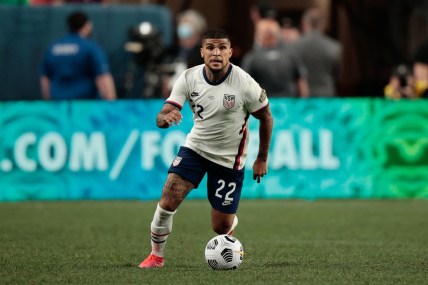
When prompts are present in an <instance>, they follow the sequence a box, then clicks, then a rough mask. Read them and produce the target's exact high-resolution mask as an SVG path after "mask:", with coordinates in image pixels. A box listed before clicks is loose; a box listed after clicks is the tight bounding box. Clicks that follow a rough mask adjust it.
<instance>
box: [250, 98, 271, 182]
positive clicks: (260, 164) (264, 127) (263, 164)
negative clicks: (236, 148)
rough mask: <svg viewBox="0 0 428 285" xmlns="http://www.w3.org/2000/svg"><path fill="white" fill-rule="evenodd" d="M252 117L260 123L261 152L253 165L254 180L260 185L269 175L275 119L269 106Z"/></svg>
mask: <svg viewBox="0 0 428 285" xmlns="http://www.w3.org/2000/svg"><path fill="white" fill-rule="evenodd" d="M252 115H253V116H254V117H255V118H256V119H258V120H259V121H260V126H259V137H260V143H259V152H258V154H257V159H256V161H255V162H254V165H253V179H254V180H256V179H257V183H260V179H261V178H262V177H263V176H264V175H265V174H266V173H267V159H268V153H269V146H270V140H271V137H272V127H273V118H272V113H271V111H270V108H269V105H267V106H266V107H265V108H263V109H261V110H259V111H257V112H255V113H253V114H252Z"/></svg>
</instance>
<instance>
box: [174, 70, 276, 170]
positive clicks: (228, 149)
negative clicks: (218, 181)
mask: <svg viewBox="0 0 428 285" xmlns="http://www.w3.org/2000/svg"><path fill="white" fill-rule="evenodd" d="M204 66H205V65H204V64H202V65H198V66H195V67H193V68H190V69H188V70H186V71H185V72H183V73H182V74H181V76H180V77H179V78H178V80H177V81H176V83H175V85H174V87H173V89H172V92H171V95H170V97H169V98H168V99H167V101H166V103H170V104H173V105H175V106H177V107H178V108H180V109H181V108H182V107H183V105H184V103H185V101H186V100H187V101H188V102H189V105H190V106H191V108H192V110H193V121H194V125H193V128H192V130H191V131H190V133H189V134H188V135H187V137H186V142H185V144H184V146H186V147H188V148H190V149H192V150H194V151H195V152H197V153H198V154H200V155H201V156H203V157H204V158H206V159H208V160H210V161H212V162H214V163H217V164H220V165H222V166H225V167H228V168H232V169H235V170H239V169H242V168H243V167H244V165H245V159H246V156H247V148H248V141H249V132H248V128H247V124H248V118H249V114H250V113H254V112H256V111H258V110H260V109H262V108H264V107H266V106H267V105H268V99H267V97H266V93H265V92H264V91H263V90H262V89H261V87H260V86H259V84H258V83H257V82H256V81H255V80H254V79H253V78H252V77H251V76H250V75H249V74H248V73H246V72H245V71H243V70H242V69H241V68H239V67H238V66H236V65H232V64H230V67H229V70H228V72H227V74H226V76H225V77H224V79H223V80H222V81H220V82H214V83H213V82H210V81H209V79H208V77H207V75H206V73H205V69H204Z"/></svg>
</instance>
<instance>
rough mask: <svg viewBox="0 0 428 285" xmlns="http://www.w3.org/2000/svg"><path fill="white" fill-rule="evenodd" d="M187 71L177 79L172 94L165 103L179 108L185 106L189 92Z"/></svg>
mask: <svg viewBox="0 0 428 285" xmlns="http://www.w3.org/2000/svg"><path fill="white" fill-rule="evenodd" d="M185 75H186V72H183V73H182V74H181V75H180V76H179V77H178V79H177V81H175V83H174V86H173V87H172V91H171V94H170V95H169V97H168V99H166V102H165V103H169V104H172V105H174V106H176V107H177V108H179V109H180V110H181V109H182V108H183V106H184V103H185V102H186V98H187V95H188V94H189V88H188V85H187V81H186V76H185Z"/></svg>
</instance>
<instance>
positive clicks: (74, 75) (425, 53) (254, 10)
mask: <svg viewBox="0 0 428 285" xmlns="http://www.w3.org/2000/svg"><path fill="white" fill-rule="evenodd" d="M101 2H103V3H105V2H104V1H101V0H2V2H1V3H10V4H28V5H45V4H49V5H51V4H52V5H55V4H58V5H62V4H68V3H101ZM257 3H258V4H255V5H253V6H252V7H251V9H250V11H248V17H249V18H250V19H251V21H252V23H253V28H254V29H253V30H254V35H253V39H254V41H253V44H252V47H251V49H250V50H248V51H247V52H245V53H244V54H242V55H240V58H239V62H238V63H237V64H239V66H240V67H241V68H243V69H244V70H245V71H247V72H248V73H249V74H250V75H251V76H252V77H253V78H254V79H255V80H256V81H257V82H259V83H260V85H261V86H262V88H264V89H265V90H266V91H267V94H268V96H269V97H335V96H339V93H340V92H339V89H340V85H341V79H342V75H343V73H344V72H346V70H345V68H344V67H343V66H344V63H343V58H344V55H343V54H344V53H343V44H342V43H341V42H340V41H339V40H338V39H336V38H333V37H331V36H329V35H328V34H327V32H326V29H327V24H328V19H327V17H326V15H325V14H324V13H323V12H324V11H323V10H322V9H320V8H319V7H316V6H314V7H309V8H308V9H306V10H304V11H303V12H302V14H301V15H300V17H299V18H298V19H297V20H296V18H295V17H294V18H293V17H291V16H290V17H288V16H283V15H281V17H279V15H278V14H277V11H276V10H275V8H274V7H273V6H272V5H270V4H269V3H270V2H269V1H258V2H257ZM80 12H81V11H80ZM83 16H84V21H83V22H82V23H78V27H75V28H73V27H70V19H68V25H69V34H67V35H65V36H64V37H63V38H61V39H58V40H57V41H55V42H53V43H52V45H51V46H50V47H49V49H48V50H47V51H46V52H45V56H44V59H43V62H42V63H41V71H40V89H41V93H42V95H43V98H44V99H73V98H78V99H81V98H88V99H92V98H101V99H109V100H113V99H116V98H121V97H120V96H119V93H118V92H117V91H116V89H117V88H116V86H115V83H114V80H113V78H112V76H111V72H110V67H109V65H108V59H107V58H106V56H105V55H104V52H103V47H102V46H100V45H97V44H96V43H95V42H94V41H92V40H90V34H91V30H92V22H91V20H90V19H89V17H87V15H83ZM207 27H208V25H207V20H206V18H205V17H204V15H203V14H201V13H200V12H199V11H197V10H193V9H187V10H185V11H182V12H180V13H178V14H177V16H176V18H175V41H174V44H172V45H171V46H168V47H166V48H165V49H162V52H161V53H160V54H159V60H156V62H155V64H156V66H155V67H154V65H153V63H152V64H147V62H148V60H147V59H144V64H140V65H139V68H143V69H144V70H143V71H142V72H141V73H140V75H141V76H145V77H146V78H145V79H144V80H143V81H144V83H143V84H142V87H141V88H142V89H144V90H141V91H139V92H138V94H139V95H136V96H134V98H135V97H138V98H166V97H168V96H169V93H170V91H171V88H172V85H173V83H174V82H175V80H176V79H177V77H178V76H179V75H180V74H181V72H183V71H184V70H186V69H187V68H189V67H193V66H196V65H198V64H202V63H203V61H202V58H201V55H200V36H201V34H202V33H203V32H204V30H205V29H206V28H207ZM70 35H77V37H71V36H70ZM79 39H82V40H79ZM73 45H82V46H85V50H88V54H89V53H92V55H91V56H90V57H91V60H82V59H81V58H80V59H78V60H77V61H76V58H78V57H73V59H70V60H65V61H64V60H63V56H64V53H70V54H71V53H72V52H73V50H72V49H73V48H72V47H73ZM89 50H91V51H90V52H89ZM140 60H141V57H140ZM76 62H79V64H76ZM232 63H233V61H232ZM159 66H160V67H159ZM390 74H391V75H390V78H389V82H385V87H384V96H385V98H389V99H401V98H408V99H415V98H425V97H428V40H427V41H426V42H425V43H423V44H422V45H421V46H420V47H419V48H418V49H417V50H416V52H415V53H414V54H413V55H412V57H411V58H410V59H409V60H408V61H406V62H402V63H400V64H398V65H397V66H396V67H394V68H393V69H392V70H391V71H390ZM138 76H139V75H138ZM64 78H66V79H65V81H66V84H65V85H63V86H61V85H62V84H63V83H64V80H63V79H64ZM73 80H76V81H73ZM89 81H90V82H91V84H89V83H88V82H89ZM73 82H77V83H75V84H86V85H85V87H84V88H80V87H77V88H72V87H71V85H72V84H74V83H73ZM82 82H85V83H82ZM70 84H71V85H70ZM82 90H85V92H86V93H84V94H83V93H79V92H80V91H82ZM88 90H92V91H91V92H92V93H91V92H89V91H88ZM73 92H76V94H73ZM82 92H83V91H82ZM89 93H91V94H89ZM56 94H66V95H56Z"/></svg>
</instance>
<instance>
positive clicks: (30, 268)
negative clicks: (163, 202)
mask: <svg viewBox="0 0 428 285" xmlns="http://www.w3.org/2000/svg"><path fill="white" fill-rule="evenodd" d="M155 206H156V202H137V201H131V202H128V201H116V202H25V203H12V204H10V203H3V204H0V284H66V283H68V284H174V285H178V284H186V285H188V284H247V285H248V284H428V273H427V270H428V201H426V200H422V201H421V200H419V201H415V200H400V201H399V200H389V201H383V200H382V201H366V200H360V201H355V200H352V201H349V200H322V201H299V200H244V201H241V204H240V209H239V212H238V216H239V218H240V219H239V225H238V227H237V229H236V231H235V236H236V237H237V238H238V239H239V240H240V241H241V242H242V244H243V246H244V252H245V255H244V261H243V263H242V265H241V267H240V268H239V269H237V270H234V271H214V270H212V269H211V268H209V267H208V265H206V264H205V259H204V248H205V245H206V243H207V242H208V240H209V239H211V238H212V237H213V236H214V233H213V232H212V231H211V224H210V206H209V204H208V202H207V201H205V200H201V201H198V200H186V201H185V202H184V203H183V204H182V206H181V207H180V209H179V210H178V212H177V214H176V215H175V220H174V230H173V233H172V234H171V236H170V238H169V240H168V244H167V256H166V258H167V259H166V264H165V267H164V268H159V269H154V270H143V269H139V268H137V265H138V264H139V262H140V261H141V260H143V259H144V258H145V257H146V255H147V254H148V253H149V251H150V235H149V226H150V222H151V219H152V215H153V211H154V209H155Z"/></svg>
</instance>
